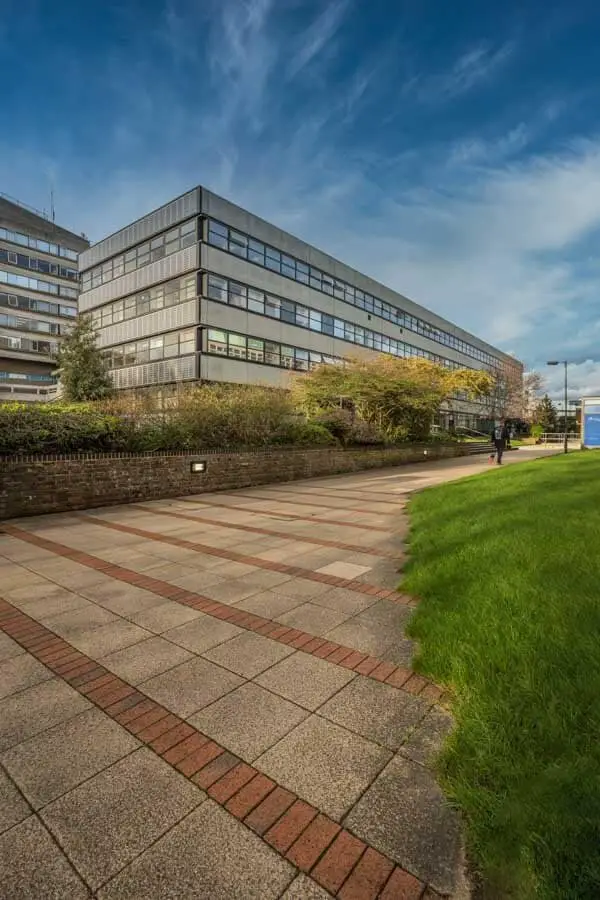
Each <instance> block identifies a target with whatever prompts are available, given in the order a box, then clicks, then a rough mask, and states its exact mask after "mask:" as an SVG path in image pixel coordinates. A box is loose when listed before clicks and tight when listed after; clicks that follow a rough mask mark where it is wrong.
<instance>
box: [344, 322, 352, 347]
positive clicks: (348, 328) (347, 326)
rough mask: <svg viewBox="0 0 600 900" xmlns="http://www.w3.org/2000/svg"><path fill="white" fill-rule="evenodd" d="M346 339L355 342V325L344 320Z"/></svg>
mask: <svg viewBox="0 0 600 900" xmlns="http://www.w3.org/2000/svg"><path fill="white" fill-rule="evenodd" d="M344 340H345V341H352V343H354V325H352V323H351V322H344Z"/></svg>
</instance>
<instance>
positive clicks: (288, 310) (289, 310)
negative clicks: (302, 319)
mask: <svg viewBox="0 0 600 900" xmlns="http://www.w3.org/2000/svg"><path fill="white" fill-rule="evenodd" d="M281 321H282V322H287V323H288V324H290V325H295V324H296V304H295V303H293V302H292V301H291V300H282V301H281Z"/></svg>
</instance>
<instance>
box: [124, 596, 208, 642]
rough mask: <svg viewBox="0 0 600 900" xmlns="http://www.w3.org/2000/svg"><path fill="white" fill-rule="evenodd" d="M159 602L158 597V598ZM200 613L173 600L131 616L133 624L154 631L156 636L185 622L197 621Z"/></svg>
mask: <svg viewBox="0 0 600 900" xmlns="http://www.w3.org/2000/svg"><path fill="white" fill-rule="evenodd" d="M156 599H157V600H158V597H157V598H156ZM199 615H200V613H199V612H198V610H197V609H192V608H191V607H189V606H182V604H181V603H175V602H174V601H173V600H167V602H166V603H159V604H158V605H157V606H152V607H150V608H149V609H144V610H142V611H141V612H138V613H134V614H133V615H132V616H130V619H131V621H132V622H135V623H136V625H139V626H140V627H141V628H145V629H146V631H152V632H154V634H162V633H163V632H165V631H169V629H171V628H176V627H177V625H182V624H183V623H184V622H191V621H192V620H193V619H196V618H197V617H198V616H199Z"/></svg>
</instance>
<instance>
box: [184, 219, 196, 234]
mask: <svg viewBox="0 0 600 900" xmlns="http://www.w3.org/2000/svg"><path fill="white" fill-rule="evenodd" d="M181 233H182V234H195V233H196V219H190V220H189V221H188V222H184V223H183V225H182V226H181Z"/></svg>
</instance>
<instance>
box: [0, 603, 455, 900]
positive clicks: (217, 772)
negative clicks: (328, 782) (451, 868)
mask: <svg viewBox="0 0 600 900" xmlns="http://www.w3.org/2000/svg"><path fill="white" fill-rule="evenodd" d="M0 630H1V631H3V632H4V633H5V634H7V635H8V636H9V637H11V638H12V639H13V640H15V641H16V642H17V643H18V644H19V645H20V646H21V647H23V649H24V650H26V651H27V652H28V653H30V654H31V655H32V656H33V657H35V658H36V659H37V660H39V662H41V663H43V665H44V666H46V667H47V668H48V669H50V671H52V672H54V673H55V674H56V675H58V676H59V677H60V678H62V679H63V680H64V681H65V682H66V683H67V684H68V685H70V686H71V687H72V688H74V689H75V690H76V691H78V693H80V694H81V695H82V696H84V697H86V698H87V699H88V700H90V701H91V702H93V703H94V704H95V705H96V706H98V707H99V708H100V709H101V710H103V711H104V713H106V715H108V716H109V717H110V718H111V719H113V721H115V722H118V723H119V725H121V726H122V727H123V728H125V729H127V731H129V732H131V734H133V735H135V737H136V738H137V739H138V740H139V741H141V742H142V743H144V744H145V745H146V746H148V747H150V748H151V749H152V750H153V751H154V752H155V753H156V754H157V755H158V756H159V757H160V758H161V759H163V760H164V761H165V762H167V763H169V764H170V765H171V766H172V767H173V768H174V769H176V770H177V771H178V772H179V773H181V774H182V775H184V776H185V777H186V778H188V779H190V780H191V781H192V782H193V783H194V784H196V785H198V786H199V787H200V788H202V789H203V790H205V791H206V792H207V793H208V796H209V797H212V799H213V800H214V801H215V802H216V803H218V804H220V805H221V806H222V807H224V808H225V809H226V810H227V811H228V812H229V813H231V815H233V816H234V817H235V818H236V819H238V820H239V821H241V822H243V823H244V824H245V825H246V826H247V827H248V828H250V829H251V830H252V831H253V832H254V833H255V834H257V835H259V836H260V837H261V838H262V839H263V840H264V841H265V842H266V843H267V844H268V845H269V846H271V847H272V848H274V849H275V850H276V851H277V852H278V853H279V854H280V855H281V856H283V857H284V858H285V859H287V860H288V861H289V862H291V863H292V864H293V865H294V866H296V867H297V868H298V869H299V870H300V871H302V872H304V873H306V874H307V875H309V876H310V877H311V878H312V879H314V881H316V882H317V883H318V884H320V885H321V886H322V887H323V888H325V889H326V890H327V891H329V892H330V893H331V894H333V895H334V896H335V897H339V898H341V900H376V898H380V900H435V898H439V897H440V895H439V894H437V893H436V892H434V891H433V890H432V889H431V888H428V887H427V885H425V884H424V883H423V882H421V881H420V880H418V879H417V878H415V877H414V876H413V875H411V874H410V873H409V872H407V871H406V870H405V869H403V868H401V867H400V866H398V865H397V864H396V863H394V862H393V861H392V860H390V859H389V858H387V857H386V856H384V855H383V854H381V853H379V851H377V850H375V849H374V848H373V847H370V846H369V845H368V844H366V843H364V841H362V840H360V839H359V838H357V837H356V836H355V835H353V834H352V833H351V832H350V831H348V830H347V829H345V828H342V826H340V825H339V824H338V823H337V822H335V821H334V820H333V819H331V818H330V817H329V816H327V815H325V814H324V813H321V812H319V811H318V810H317V809H315V807H313V806H311V805H310V804H309V803H306V802H305V801H304V800H301V799H300V798H299V797H298V796H297V795H296V794H294V793H292V792H291V791H288V790H287V789H285V788H283V787H281V786H280V785H278V784H276V783H275V782H274V781H272V780H271V779H270V778H267V776H266V775H264V774H262V773H261V772H259V771H258V770H257V769H255V768H254V767H253V766H250V765H248V764H247V763H244V762H242V761H241V760H240V759H239V758H238V757H236V756H234V755H233V754H232V753H230V752H229V751H228V750H226V749H225V748H224V747H221V746H220V745H219V744H217V743H216V742H215V741H212V740H211V739H210V738H208V737H206V735H204V734H202V733H201V732H200V731H198V730H197V729H195V728H193V727H192V726H191V725H190V724H188V723H187V722H186V721H185V720H184V719H181V718H180V717H179V716H176V715H174V714H173V713H171V712H169V710H168V709H165V707H163V706H161V705H160V704H159V703H156V702H155V701H154V700H151V699H150V698H149V697H147V696H146V695H145V694H144V693H143V692H142V691H140V690H138V689H137V688H134V687H133V686H132V685H130V684H128V683H127V682H126V681H124V680H123V679H122V678H119V677H118V676H116V675H113V673H112V672H109V671H108V670H107V669H105V668H104V667H103V666H101V665H99V664H98V663H97V662H96V661H95V660H93V659H92V658H90V657H89V656H87V655H86V654H85V653H81V652H80V651H79V650H76V649H75V648H74V647H72V645H71V644H69V643H68V642H67V641H65V640H64V639H63V638H61V637H59V636H57V635H56V634H55V633H54V632H53V631H51V630H50V629H49V628H46V627H45V626H44V625H41V624H39V623H38V622H37V621H35V619H32V618H30V617H29V616H27V615H26V614H25V613H23V612H21V611H20V610H19V609H17V608H16V607H15V606H13V605H12V604H11V603H9V602H7V601H6V600H3V599H0Z"/></svg>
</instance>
